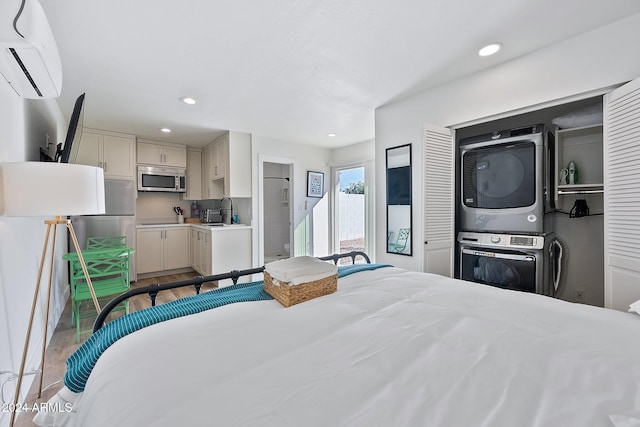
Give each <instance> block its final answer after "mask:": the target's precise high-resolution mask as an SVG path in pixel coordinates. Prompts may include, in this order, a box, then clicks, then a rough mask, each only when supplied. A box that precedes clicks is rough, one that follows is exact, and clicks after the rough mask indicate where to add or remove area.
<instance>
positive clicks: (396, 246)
mask: <svg viewBox="0 0 640 427" xmlns="http://www.w3.org/2000/svg"><path fill="white" fill-rule="evenodd" d="M410 234H411V229H410V228H401V229H400V230H398V238H397V239H396V242H395V243H392V244H390V245H389V248H390V249H391V251H393V252H395V253H402V252H403V251H404V250H405V249H406V247H407V242H408V241H409V235H410Z"/></svg>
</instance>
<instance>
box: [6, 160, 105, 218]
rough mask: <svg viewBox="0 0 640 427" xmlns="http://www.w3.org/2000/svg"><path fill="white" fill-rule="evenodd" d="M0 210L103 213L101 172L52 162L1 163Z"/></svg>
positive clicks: (26, 213)
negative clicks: (0, 193)
mask: <svg viewBox="0 0 640 427" xmlns="http://www.w3.org/2000/svg"><path fill="white" fill-rule="evenodd" d="M0 188H2V197H1V198H0V214H4V215H5V216H57V215H59V216H67V215H95V214H103V213H104V172H103V171H102V169H101V168H97V167H94V166H85V165H75V164H69V163H52V162H19V163H0Z"/></svg>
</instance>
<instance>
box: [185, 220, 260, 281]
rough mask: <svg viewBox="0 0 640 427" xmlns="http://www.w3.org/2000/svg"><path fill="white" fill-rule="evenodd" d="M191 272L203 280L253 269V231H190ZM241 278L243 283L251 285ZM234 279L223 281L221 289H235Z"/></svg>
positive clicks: (197, 228) (198, 228)
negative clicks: (231, 286) (197, 274)
mask: <svg viewBox="0 0 640 427" xmlns="http://www.w3.org/2000/svg"><path fill="white" fill-rule="evenodd" d="M190 247H191V268H193V269H194V270H196V271H197V272H198V273H200V274H202V275H203V276H210V275H212V274H223V273H228V272H230V271H233V270H245V269H248V268H251V267H252V259H251V254H252V251H251V227H247V226H231V227H206V226H194V227H192V228H191V242H190ZM250 279H251V278H250V277H242V278H240V282H245V281H250ZM232 284H233V281H232V280H231V279H228V280H222V281H220V283H218V286H229V285H232Z"/></svg>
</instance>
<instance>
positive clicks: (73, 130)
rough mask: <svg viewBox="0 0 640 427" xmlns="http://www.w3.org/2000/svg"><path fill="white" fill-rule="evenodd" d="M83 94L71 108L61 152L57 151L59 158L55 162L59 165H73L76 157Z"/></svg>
mask: <svg viewBox="0 0 640 427" xmlns="http://www.w3.org/2000/svg"><path fill="white" fill-rule="evenodd" d="M84 95H85V94H84V93H83V94H82V95H80V96H79V97H78V99H76V103H75V105H74V107H73V113H71V119H69V128H68V129H67V137H66V138H65V140H64V146H63V147H62V149H61V150H58V152H59V157H58V158H56V161H59V162H60V163H69V161H71V163H75V162H76V158H77V157H78V146H79V145H80V138H81V137H82V121H83V118H84V110H83V108H82V107H83V105H84Z"/></svg>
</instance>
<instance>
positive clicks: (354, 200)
mask: <svg viewBox="0 0 640 427" xmlns="http://www.w3.org/2000/svg"><path fill="white" fill-rule="evenodd" d="M338 203H339V205H338V206H339V209H338V211H339V213H338V216H339V218H338V220H339V230H340V236H339V238H340V241H343V240H355V239H361V238H364V194H348V193H343V192H340V193H339V199H338Z"/></svg>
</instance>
